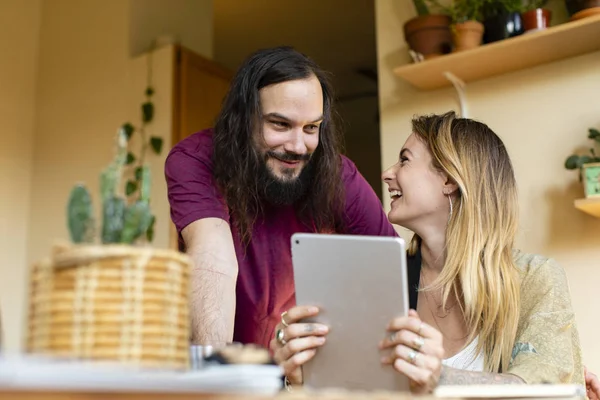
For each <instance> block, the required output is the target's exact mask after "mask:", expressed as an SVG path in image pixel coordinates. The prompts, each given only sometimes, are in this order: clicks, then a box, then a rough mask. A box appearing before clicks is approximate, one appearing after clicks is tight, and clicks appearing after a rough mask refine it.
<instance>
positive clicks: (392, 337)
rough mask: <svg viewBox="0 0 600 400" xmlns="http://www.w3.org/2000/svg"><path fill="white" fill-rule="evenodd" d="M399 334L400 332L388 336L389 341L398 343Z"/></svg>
mask: <svg viewBox="0 0 600 400" xmlns="http://www.w3.org/2000/svg"><path fill="white" fill-rule="evenodd" d="M397 333H398V332H391V333H390V334H389V335H388V340H389V341H390V342H391V343H394V342H395V341H396V334H397Z"/></svg>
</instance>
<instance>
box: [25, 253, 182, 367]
mask: <svg viewBox="0 0 600 400" xmlns="http://www.w3.org/2000/svg"><path fill="white" fill-rule="evenodd" d="M190 268H191V260H190V259H189V257H188V256H186V255H185V254H182V253H179V252H176V251H173V250H158V249H153V248H142V247H134V246H127V245H101V246H94V245H77V246H70V247H57V248H55V249H54V251H53V254H52V256H51V257H49V258H47V259H45V260H43V261H41V262H38V263H36V264H35V265H34V268H33V271H32V274H31V278H30V279H31V281H30V290H31V296H30V304H29V305H30V313H29V321H28V322H29V326H28V328H29V329H28V340H27V352H28V353H32V354H39V355H45V356H52V357H58V358H65V359H72V360H104V361H114V362H120V363H123V364H129V365H134V366H139V367H144V368H161V369H173V370H186V369H188V367H189V353H190V352H189V337H190V336H189V335H190V323H189V297H188V293H189V290H190V289H189V273H190Z"/></svg>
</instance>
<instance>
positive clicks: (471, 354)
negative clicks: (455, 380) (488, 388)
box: [442, 337, 483, 372]
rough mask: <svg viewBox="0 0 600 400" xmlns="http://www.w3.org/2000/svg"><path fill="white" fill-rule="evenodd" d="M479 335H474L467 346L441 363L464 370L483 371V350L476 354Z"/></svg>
mask: <svg viewBox="0 0 600 400" xmlns="http://www.w3.org/2000/svg"><path fill="white" fill-rule="evenodd" d="M478 342H479V337H476V338H475V339H474V340H473V341H472V342H471V343H469V345H468V346H467V347H465V348H464V349H462V350H461V351H460V352H459V353H458V354H455V355H454V356H452V357H450V358H446V359H445V360H442V364H443V365H445V366H447V367H451V368H456V369H462V370H464V371H475V372H483V352H480V353H479V354H477V343H478Z"/></svg>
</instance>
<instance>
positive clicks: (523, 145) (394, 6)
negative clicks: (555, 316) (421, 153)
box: [376, 0, 600, 372]
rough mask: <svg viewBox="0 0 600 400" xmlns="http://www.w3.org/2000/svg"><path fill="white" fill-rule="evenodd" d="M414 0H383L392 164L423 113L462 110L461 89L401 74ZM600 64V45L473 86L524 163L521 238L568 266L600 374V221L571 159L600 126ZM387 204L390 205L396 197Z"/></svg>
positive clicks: (382, 57) (381, 48) (383, 95)
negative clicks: (420, 84)
mask: <svg viewBox="0 0 600 400" xmlns="http://www.w3.org/2000/svg"><path fill="white" fill-rule="evenodd" d="M410 3H411V2H397V1H394V0H377V1H376V8H377V10H376V11H377V37H378V44H377V47H378V49H377V50H378V59H379V76H380V105H381V109H382V117H381V125H382V127H381V142H382V163H383V166H384V167H387V166H389V165H391V164H393V163H394V162H395V160H396V159H397V156H398V150H399V149H400V147H401V146H402V144H403V143H404V141H405V140H406V138H407V136H408V135H409V134H410V118H411V116H412V115H413V114H421V113H431V112H443V111H447V110H449V109H455V110H458V107H457V104H456V101H455V98H454V93H453V91H452V90H451V89H450V90H440V91H435V92H430V93H420V92H417V91H415V90H413V89H412V88H411V87H409V86H408V85H406V84H404V83H403V82H402V81H401V80H400V79H398V78H396V77H395V76H394V75H393V74H392V72H391V70H392V68H393V67H394V66H397V65H399V64H401V63H405V62H408V57H407V56H406V45H405V42H404V39H403V33H402V24H403V22H404V21H406V20H407V19H409V18H410V17H412V16H413V15H414V14H413V10H412V5H411V4H410ZM599 65H600V52H596V53H592V54H588V55H584V56H581V57H577V58H573V59H570V60H566V61H561V62H557V63H553V64H551V65H546V66H541V67H538V68H533V69H530V70H526V71H521V72H517V73H513V74H509V75H505V76H501V77H496V78H493V79H488V80H485V81H480V82H476V83H472V84H469V85H468V86H467V95H468V104H469V109H470V117H472V118H476V119H479V120H482V121H484V122H486V123H487V124H489V125H490V127H491V128H492V129H494V130H495V131H496V132H497V133H498V134H499V135H500V136H501V137H502V138H503V140H504V141H505V143H506V145H507V147H508V149H509V152H510V154H511V157H512V160H513V163H514V167H515V170H516V174H517V180H518V184H519V191H520V211H521V233H520V235H519V238H518V245H519V247H520V248H522V249H523V250H525V251H528V252H535V253H541V254H544V255H547V256H551V257H554V258H556V259H557V260H558V261H559V262H560V264H561V265H562V266H563V267H564V269H565V270H566V272H567V274H568V277H569V280H570V286H571V292H572V298H573V305H574V308H575V311H576V314H577V322H578V324H579V329H580V335H581V340H582V346H583V350H584V361H585V363H586V364H587V365H588V366H589V367H590V368H592V369H593V370H594V371H596V372H597V371H600V341H599V340H598V331H599V330H600V316H599V314H598V310H597V306H596V303H597V300H596V297H597V296H596V295H597V288H598V285H599V284H600V262H599V261H598V259H599V258H600V219H595V218H593V217H591V216H588V215H586V214H583V213H581V212H579V211H577V210H576V209H574V208H573V200H574V199H576V198H579V197H582V189H581V187H580V186H579V185H578V181H577V176H576V174H575V173H574V172H572V171H566V170H565V169H564V168H563V163H564V160H565V158H566V157H567V156H568V155H569V154H570V153H571V152H572V151H573V150H575V149H576V148H579V147H581V146H587V145H588V143H587V142H588V140H587V139H586V134H587V128H588V127H591V126H596V127H600V106H599V104H600V102H599V101H598V93H600V68H598V66H599ZM384 203H385V205H386V207H389V198H388V197H387V195H386V197H385V201H384ZM401 232H402V235H403V236H405V237H407V238H408V237H410V235H411V234H410V232H407V231H402V230H401Z"/></svg>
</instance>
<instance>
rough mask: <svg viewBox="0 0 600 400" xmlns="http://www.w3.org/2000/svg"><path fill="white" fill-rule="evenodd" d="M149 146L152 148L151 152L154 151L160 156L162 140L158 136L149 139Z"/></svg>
mask: <svg viewBox="0 0 600 400" xmlns="http://www.w3.org/2000/svg"><path fill="white" fill-rule="evenodd" d="M150 146H152V150H154V152H155V153H156V154H160V152H161V151H162V146H163V139H162V138H161V137H158V136H152V137H151V138H150Z"/></svg>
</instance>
